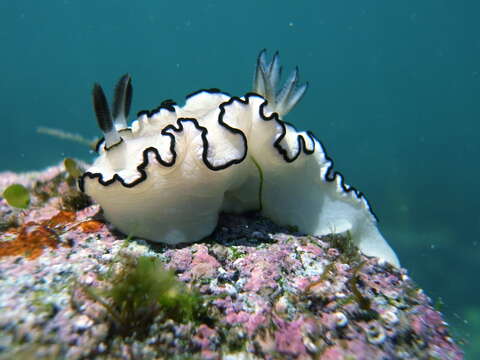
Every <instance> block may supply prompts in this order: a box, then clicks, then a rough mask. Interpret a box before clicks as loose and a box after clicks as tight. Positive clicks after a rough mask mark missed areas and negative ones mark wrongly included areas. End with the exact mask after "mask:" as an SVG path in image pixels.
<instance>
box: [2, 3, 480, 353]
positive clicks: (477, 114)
mask: <svg viewBox="0 0 480 360" xmlns="http://www.w3.org/2000/svg"><path fill="white" fill-rule="evenodd" d="M479 14H480V2H478V1H473V0H472V1H468V0H462V1H450V0H425V1H418V0H411V1H410V0H408V1H407V0H402V1H384V0H382V1H381V0H378V1H371V0H369V1H353V0H351V1H303V2H302V1H297V2H293V1H271V0H269V1H251V0H245V1H241V2H227V1H218V0H212V1H177V2H173V1H153V0H151V1H138V2H135V3H134V2H132V1H113V0H102V1H99V0H95V1H93V0H81V1H80V0H78V1H73V0H72V1H70V0H65V1H58V0H49V1H33V0H32V1H25V0H16V1H6V0H4V1H1V2H0V39H1V50H0V69H1V80H0V109H1V124H2V137H1V143H0V159H1V162H0V169H1V170H7V169H8V170H26V169H41V168H44V167H46V166H47V165H51V164H55V163H57V162H58V161H59V160H61V159H62V158H64V157H66V156H68V157H78V158H82V159H85V160H91V159H92V158H93V155H92V154H89V152H88V149H87V148H85V147H82V146H81V145H78V144H76V143H70V142H66V141H63V140H60V139H55V138H51V137H48V136H45V135H40V134H38V133H36V127H37V126H48V127H54V128H60V129H63V130H67V131H71V132H76V133H80V134H83V135H85V136H86V137H88V138H93V137H94V136H98V135H99V131H98V129H97V127H96V122H95V119H94V115H93V112H92V105H91V88H92V84H93V82H95V81H98V82H100V83H101V84H103V85H104V87H105V88H106V89H108V90H109V91H110V90H111V89H112V87H113V85H114V83H115V81H116V80H117V79H118V77H119V76H120V75H122V74H124V73H126V72H128V73H130V74H131V75H132V77H133V80H134V100H133V106H132V108H133V109H134V111H135V112H136V111H138V110H141V109H150V108H153V107H155V106H157V105H158V104H159V103H160V102H161V100H163V99H166V98H172V99H175V100H177V101H178V102H180V103H182V101H183V99H184V96H185V95H186V94H188V93H190V92H192V91H194V90H197V89H200V88H207V87H218V88H221V89H222V90H224V91H227V92H229V93H231V94H236V95H241V94H243V93H245V92H247V91H249V90H251V80H252V74H253V70H254V65H255V60H256V56H257V54H258V52H259V50H260V49H262V48H268V49H269V50H270V51H271V52H270V53H273V51H275V50H279V51H280V52H281V56H282V62H283V64H284V66H285V70H288V69H292V68H293V67H294V66H295V65H299V67H300V71H301V77H302V79H304V80H308V81H309V82H310V88H309V90H308V93H307V95H306V96H305V98H304V99H303V100H302V102H301V104H300V105H299V106H298V108H296V109H295V110H294V111H293V112H292V113H291V114H289V116H288V117H287V120H288V121H290V122H293V123H294V124H296V125H297V127H299V128H301V129H310V130H313V131H314V133H315V134H316V135H317V136H318V137H319V138H320V139H321V140H322V142H323V143H324V145H325V146H326V149H327V151H328V154H329V155H330V156H331V157H332V158H333V159H334V161H335V168H336V170H339V171H341V172H342V173H343V174H344V175H345V177H346V180H347V182H348V183H350V184H352V185H354V186H356V187H357V188H359V189H360V190H362V191H363V192H364V193H366V195H367V197H368V199H369V201H370V203H371V204H372V205H373V208H374V210H375V212H376V214H377V215H378V217H379V218H380V225H381V229H382V231H383V232H384V234H385V236H386V238H387V239H388V240H389V242H390V244H391V245H392V246H393V247H394V248H395V249H396V251H397V252H398V254H399V256H400V259H401V261H402V264H403V265H404V266H405V267H406V268H407V269H409V271H410V275H411V276H412V277H413V278H414V279H415V280H416V281H417V282H418V283H419V285H420V286H421V287H423V288H424V289H425V290H426V291H427V292H428V294H429V295H430V296H431V297H432V299H438V298H441V299H443V301H444V303H445V305H444V306H443V309H442V310H443V311H444V313H445V315H446V317H447V319H448V321H449V322H450V323H451V324H452V325H453V327H454V335H455V337H456V339H457V340H459V341H461V342H466V343H467V344H466V345H465V348H466V349H467V351H468V356H469V358H471V359H473V358H480V355H479V354H480V349H479V347H480V345H478V344H477V345H476V344H475V342H477V343H480V335H479V333H480V304H479V301H478V296H479V295H480V291H479V288H480V285H479V282H478V277H477V272H478V270H479V267H478V263H479V245H478V241H479V240H480V239H479V235H480V213H479V198H480V197H479V186H478V178H479V175H480V167H479V162H478V156H479V155H480V151H479V148H480V145H479V140H478V135H479V131H480V101H479V100H480V37H479V35H480V22H479V20H478V16H479ZM300 176H301V175H300ZM475 348H476V350H474V349H475ZM475 351H476V352H475ZM474 354H476V356H475V355H474Z"/></svg>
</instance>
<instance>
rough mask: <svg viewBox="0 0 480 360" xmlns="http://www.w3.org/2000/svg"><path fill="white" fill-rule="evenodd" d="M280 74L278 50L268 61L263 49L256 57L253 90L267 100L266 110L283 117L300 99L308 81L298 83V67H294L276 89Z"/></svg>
mask: <svg viewBox="0 0 480 360" xmlns="http://www.w3.org/2000/svg"><path fill="white" fill-rule="evenodd" d="M281 75H282V67H281V66H280V57H279V55H278V51H277V52H276V53H275V54H274V55H273V58H272V61H271V62H270V63H269V62H268V61H267V59H266V50H265V49H263V50H262V51H261V52H260V54H259V55H258V59H257V68H256V70H255V78H254V80H253V91H254V92H256V93H257V94H259V95H262V96H263V97H264V98H265V99H266V100H267V101H268V105H267V110H269V111H272V112H276V113H278V114H279V115H280V117H283V116H285V115H286V114H287V113H288V112H290V111H291V110H292V109H293V107H294V106H295V105H296V104H297V103H298V102H299V101H300V100H301V98H302V97H303V95H304V94H305V92H306V91H307V88H308V83H305V84H302V85H300V86H299V85H298V79H299V76H298V68H295V71H293V72H292V73H291V74H290V76H289V77H288V79H287V81H286V82H285V84H284V85H283V86H282V87H281V88H280V89H279V90H277V87H278V84H279V81H280V77H281Z"/></svg>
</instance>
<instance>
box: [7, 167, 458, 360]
mask: <svg viewBox="0 0 480 360" xmlns="http://www.w3.org/2000/svg"><path fill="white" fill-rule="evenodd" d="M12 183H21V184H23V185H25V186H26V187H27V188H28V189H29V190H30V191H31V192H32V202H31V205H30V207H29V208H28V209H26V210H23V211H17V210H14V209H12V208H11V207H10V206H8V205H7V203H6V202H5V200H3V199H1V200H0V215H1V223H0V225H1V231H2V232H1V233H0V255H1V257H0V359H3V358H5V359H28V358H38V359H51V358H61V359H63V358H66V359H87V358H88V359H95V358H98V359H212V360H216V359H229V360H233V359H238V360H240V359H272V360H273V359H327V360H330V359H332V360H333V359H357V360H360V359H365V360H367V359H368V360H370V359H445V360H446V359H462V358H463V354H462V352H461V350H460V349H459V347H458V346H457V345H456V344H455V342H454V340H453V339H452V338H451V337H450V335H449V329H448V325H447V324H446V323H445V322H444V321H443V319H442V315H441V314H440V313H439V312H438V311H436V310H435V309H434V308H433V307H432V304H431V301H430V299H429V298H428V297H427V295H426V294H424V292H423V291H422V290H421V289H419V288H418V287H417V286H416V285H415V283H414V282H413V281H412V280H411V279H410V278H409V277H408V276H407V274H406V270H404V269H397V268H395V267H392V266H390V265H389V264H385V263H380V262H378V261H377V259H375V258H367V257H365V256H363V255H361V254H360V253H358V251H357V250H356V249H354V248H352V247H351V243H350V242H349V239H348V238H341V237H339V236H330V237H323V238H319V237H315V236H309V235H306V234H299V233H296V232H295V231H292V229H289V228H284V227H281V226H278V225H275V224H273V223H272V222H270V221H269V220H268V219H265V218H261V217H259V216H258V215H256V214H248V215H225V214H224V215H222V216H221V217H220V219H219V225H218V227H217V229H216V230H215V232H214V233H213V234H212V235H211V236H209V237H208V238H206V239H204V240H203V241H201V242H198V243H195V244H187V245H181V246H177V247H168V246H164V245H158V244H150V243H148V242H146V241H144V240H141V239H135V238H131V237H128V238H127V236H126V235H122V234H121V233H119V232H118V231H116V230H115V229H114V228H113V227H112V226H111V225H110V224H108V223H106V221H105V220H104V219H103V217H102V212H101V209H100V208H99V207H98V205H96V204H89V203H88V201H85V199H80V200H81V201H76V198H75V197H76V196H77V193H76V191H75V187H74V184H73V183H72V182H71V179H70V180H69V179H68V175H67V174H66V173H65V172H64V171H63V169H62V168H61V167H52V168H50V169H48V170H46V171H45V172H39V173H32V174H14V173H3V174H0V186H1V188H0V190H2V189H3V188H5V187H6V186H8V185H9V184H12ZM66 198H68V199H66ZM72 199H73V200H72ZM72 207H73V208H72ZM29 234H30V235H29ZM35 234H36V235H35ZM34 235H35V236H34ZM29 236H30V237H29ZM39 239H44V240H45V242H43V243H42V242H38V241H37V242H35V241H36V240H39ZM46 240H51V241H50V242H48V241H46ZM25 241H26V242H25ZM21 244H23V245H21ZM35 244H37V245H35ZM33 245H35V246H36V247H35V246H34V247H33V248H32V249H33V250H32V249H30V248H29V249H30V250H29V251H27V250H28V249H27V250H25V249H26V247H27V246H30V247H32V246H33ZM21 246H25V248H23V247H21ZM2 249H3V250H2ZM5 249H7V250H8V251H7V250H5ZM2 251H3V252H2ZM33 251H34V252H33ZM32 254H34V256H33V255H32ZM140 257H143V258H144V257H147V258H154V259H156V260H155V261H158V262H159V263H160V265H161V268H162V269H164V270H159V271H170V272H171V273H172V274H174V275H170V276H174V277H175V279H176V280H175V281H177V282H181V283H183V285H182V287H170V288H169V289H171V290H168V291H167V293H165V294H163V295H162V296H161V297H160V298H161V299H163V300H162V301H164V302H163V303H162V301H160V300H159V301H158V303H156V302H152V303H149V304H147V306H146V307H145V308H142V309H137V310H136V311H137V313H138V314H139V316H140V315H142V314H143V316H144V313H143V312H145V311H147V312H148V313H149V314H152V316H151V317H149V318H148V322H145V324H143V325H142V324H140V325H138V324H137V325H135V326H133V325H132V327H131V328H129V327H128V324H119V322H118V315H119V314H118V313H116V312H115V311H121V309H118V308H116V309H117V310H115V311H113V310H112V309H113V308H114V307H115V304H113V303H112V302H113V298H112V297H108V296H107V295H106V294H109V293H111V291H110V290H111V289H112V288H113V287H114V286H115V281H118V280H115V279H117V277H116V276H115V274H121V273H122V271H127V270H126V269H127V268H128V267H129V266H130V267H131V266H132V263H133V264H135V259H138V258H140ZM126 259H128V261H127V260H126ZM145 285H146V284H143V286H144V287H145ZM147 285H148V284H147ZM132 286H135V284H132ZM145 288H147V289H148V286H146V287H145ZM175 289H184V290H182V291H185V292H188V293H189V294H190V293H191V294H192V295H191V297H192V298H191V299H192V302H195V304H197V303H198V304H200V306H198V307H196V308H195V309H196V310H195V311H194V313H193V314H189V315H188V316H189V317H188V319H187V318H185V319H179V318H178V316H177V317H174V316H172V314H171V313H169V311H167V309H168V308H166V307H162V306H166V305H165V302H168V301H170V300H169V299H176V298H177V297H178V296H179V294H178V293H175V291H176V290H175ZM109 291H110V292H109ZM169 291H170V292H169ZM181 295H184V296H183V298H182V299H183V301H187V302H188V301H189V297H188V296H190V295H187V296H185V294H181ZM132 296H133V295H132ZM130 303H132V302H130ZM133 303H134V302H133ZM177 310H180V311H181V309H177ZM126 325H127V326H126ZM121 326H122V327H121ZM120 330H121V331H120Z"/></svg>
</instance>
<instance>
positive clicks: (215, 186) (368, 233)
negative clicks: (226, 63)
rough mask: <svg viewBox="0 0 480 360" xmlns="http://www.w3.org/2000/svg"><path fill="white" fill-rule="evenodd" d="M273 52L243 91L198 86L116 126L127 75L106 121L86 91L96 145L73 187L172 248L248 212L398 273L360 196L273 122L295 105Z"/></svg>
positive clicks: (99, 94)
mask: <svg viewBox="0 0 480 360" xmlns="http://www.w3.org/2000/svg"><path fill="white" fill-rule="evenodd" d="M280 75H281V66H280V60H279V56H278V53H276V54H275V55H274V56H273V59H272V61H271V62H268V61H267V59H266V52H265V51H262V52H261V53H260V55H259V58H258V61H257V67H256V71H255V80H254V89H253V90H254V91H255V92H254V93H247V94H246V95H244V96H242V97H235V96H229V95H227V94H226V93H223V92H221V91H220V90H218V89H209V90H200V91H198V92H195V93H193V94H192V95H189V96H188V97H187V100H186V102H185V105H183V106H179V105H177V104H176V103H175V102H173V101H172V100H166V101H164V102H162V105H160V107H158V108H156V109H155V110H152V111H142V112H140V113H139V116H138V119H137V120H134V121H133V123H132V124H131V126H128V123H127V121H126V119H127V116H128V113H129V110H130V104H131V98H132V85H131V80H130V76H128V75H124V76H123V77H122V78H121V79H120V80H119V81H118V83H117V86H116V89H115V95H114V100H113V106H112V110H113V111H112V113H113V118H112V115H111V114H110V110H109V106H108V103H107V101H106V99H105V95H104V93H103V90H102V88H101V87H100V86H99V85H97V84H95V86H94V91H93V99H94V109H95V113H96V115H97V120H98V124H99V126H100V128H101V129H102V131H103V133H104V137H105V139H104V141H102V142H100V143H99V145H98V152H99V156H98V157H97V159H96V160H95V161H94V163H93V164H92V166H91V167H90V168H89V169H88V170H87V171H86V172H85V173H84V174H83V175H82V176H81V178H80V180H79V186H80V189H81V190H82V191H84V192H85V193H86V194H88V195H90V196H91V197H92V198H93V199H94V200H96V201H97V202H98V203H99V204H100V205H101V206H102V208H103V210H104V214H105V217H106V219H107V220H109V221H110V222H111V223H112V224H114V225H115V226H116V227H117V228H118V229H120V230H121V231H123V232H124V233H127V234H133V235H135V236H139V237H143V238H146V239H149V240H151V241H155V242H162V243H168V244H177V243H182V242H194V241H198V240H201V239H202V238H204V237H205V236H208V235H209V234H210V233H211V232H212V231H213V230H214V228H215V226H216V224H217V219H218V215H219V213H220V212H221V211H227V212H246V211H252V210H253V211H254V210H257V211H260V212H261V214H262V215H264V216H267V217H269V218H271V219H272V220H273V221H276V222H277V223H279V224H281V225H294V226H297V227H298V229H299V230H300V231H302V232H304V233H309V234H313V235H319V236H322V235H329V234H332V233H340V234H342V233H344V234H346V233H348V234H349V236H350V237H351V239H352V240H353V241H354V243H355V244H357V245H358V247H359V249H360V250H361V251H362V252H363V253H364V254H366V255H370V256H377V257H379V258H380V259H381V260H383V261H388V262H390V263H392V264H393V265H396V266H399V261H398V258H397V256H396V255H395V253H394V251H393V250H392V249H391V248H390V246H389V245H388V244H387V242H386V241H385V239H384V238H383V237H382V235H381V234H380V232H379V230H378V228H377V221H376V218H375V216H374V214H373V212H372V211H371V208H370V205H369V204H368V202H367V200H366V198H365V196H364V195H363V194H362V193H361V192H360V191H358V190H356V189H355V188H353V187H352V186H349V185H347V184H345V182H344V179H343V177H342V176H341V175H340V174H339V173H338V172H335V171H333V162H332V160H331V159H330V158H329V157H328V156H327V155H326V152H325V150H324V147H323V145H322V144H321V143H320V141H319V140H318V139H317V138H316V137H315V136H314V135H313V134H312V133H311V132H309V131H298V130H297V129H296V128H295V126H293V125H292V124H289V123H287V122H285V121H284V120H283V116H284V115H285V114H287V113H288V112H289V111H290V110H291V109H292V108H293V107H294V106H295V105H296V104H297V103H298V102H299V101H300V99H301V98H302V96H303V95H304V94H305V91H306V90H307V84H303V85H299V84H298V70H295V71H294V72H293V73H292V75H290V77H289V78H288V79H287V81H286V83H285V84H284V85H283V86H282V87H280V89H279V86H278V85H279V82H280Z"/></svg>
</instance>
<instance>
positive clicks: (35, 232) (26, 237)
mask: <svg viewBox="0 0 480 360" xmlns="http://www.w3.org/2000/svg"><path fill="white" fill-rule="evenodd" d="M75 220H76V214H75V213H74V212H71V211H59V212H58V213H57V214H56V215H54V216H53V217H51V218H50V219H48V220H44V221H42V222H39V223H36V222H33V221H30V222H28V223H26V224H23V225H22V226H20V227H18V228H12V229H9V230H7V231H6V233H10V234H12V235H15V234H16V235H17V236H16V238H14V239H13V240H7V241H0V258H1V257H4V256H25V257H26V258H27V259H30V260H32V259H36V258H37V257H39V256H40V255H41V254H42V252H43V249H45V248H46V247H50V248H54V249H56V248H57V247H58V245H62V244H63V243H61V242H60V239H59V235H60V234H61V233H63V232H64V231H66V230H68V228H69V226H73V228H75V229H77V228H78V229H79V230H81V231H82V232H84V233H92V232H96V231H98V230H99V229H100V228H101V227H102V226H103V225H104V224H103V223H101V222H99V221H96V220H87V221H83V222H81V223H80V224H77V225H75V224H74V222H75ZM70 229H72V227H70ZM63 245H66V244H63ZM67 246H68V245H67Z"/></svg>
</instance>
